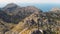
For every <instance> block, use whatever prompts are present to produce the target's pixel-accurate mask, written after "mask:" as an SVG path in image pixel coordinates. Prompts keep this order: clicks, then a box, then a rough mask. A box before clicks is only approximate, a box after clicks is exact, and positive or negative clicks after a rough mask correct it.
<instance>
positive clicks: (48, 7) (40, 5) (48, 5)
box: [0, 3, 60, 12]
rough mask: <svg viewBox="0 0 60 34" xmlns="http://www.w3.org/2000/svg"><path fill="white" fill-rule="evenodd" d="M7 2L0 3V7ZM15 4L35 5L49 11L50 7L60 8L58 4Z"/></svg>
mask: <svg viewBox="0 0 60 34" xmlns="http://www.w3.org/2000/svg"><path fill="white" fill-rule="evenodd" d="M6 5H7V4H0V7H4V6H6ZM17 5H19V6H21V7H23V6H35V7H37V8H39V9H41V10H42V11H44V12H45V11H50V10H51V9H52V8H55V7H57V8H60V4H29V3H23V4H20V3H18V4H17Z"/></svg>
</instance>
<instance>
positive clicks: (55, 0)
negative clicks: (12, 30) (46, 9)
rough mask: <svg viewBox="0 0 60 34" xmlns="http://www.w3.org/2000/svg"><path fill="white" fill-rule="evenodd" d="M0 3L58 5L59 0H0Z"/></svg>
mask: <svg viewBox="0 0 60 34" xmlns="http://www.w3.org/2000/svg"><path fill="white" fill-rule="evenodd" d="M0 3H60V0H0Z"/></svg>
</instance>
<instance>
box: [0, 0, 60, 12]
mask: <svg viewBox="0 0 60 34" xmlns="http://www.w3.org/2000/svg"><path fill="white" fill-rule="evenodd" d="M9 3H16V4H19V5H20V6H26V5H27V6H28V5H29V6H30V5H33V6H36V7H37V8H40V9H42V10H43V11H47V10H50V9H51V8H54V7H57V8H60V0H0V8H1V7H4V6H5V5H7V4H9Z"/></svg>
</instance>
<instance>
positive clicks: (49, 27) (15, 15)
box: [0, 3, 60, 34]
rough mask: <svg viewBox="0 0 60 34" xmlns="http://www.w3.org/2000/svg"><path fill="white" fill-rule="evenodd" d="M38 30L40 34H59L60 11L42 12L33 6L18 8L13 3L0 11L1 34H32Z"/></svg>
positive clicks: (56, 9) (55, 9)
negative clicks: (11, 33) (10, 33)
mask: <svg viewBox="0 0 60 34" xmlns="http://www.w3.org/2000/svg"><path fill="white" fill-rule="evenodd" d="M38 30H39V31H40V32H41V34H42V33H43V34H60V9H58V8H54V9H52V10H50V11H48V12H42V10H40V9H38V8H36V7H34V6H27V7H20V6H18V5H16V4H14V3H11V4H8V5H6V6H5V7H3V8H2V9H0V32H1V34H4V33H6V34H9V32H10V31H12V32H18V33H21V34H32V33H33V32H35V33H36V32H37V31H38Z"/></svg>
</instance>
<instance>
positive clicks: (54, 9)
mask: <svg viewBox="0 0 60 34" xmlns="http://www.w3.org/2000/svg"><path fill="white" fill-rule="evenodd" d="M50 11H52V12H54V13H56V12H57V13H60V8H52V9H51V10H50Z"/></svg>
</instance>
